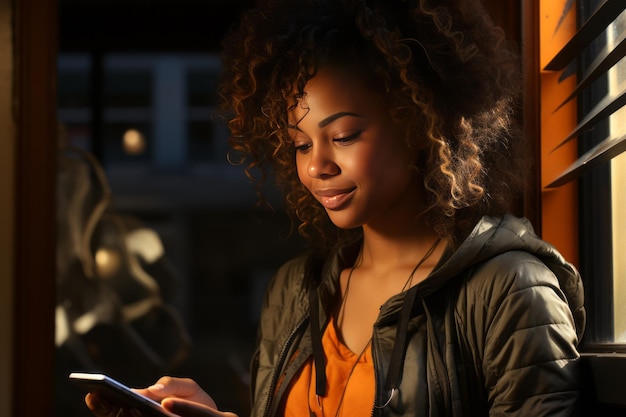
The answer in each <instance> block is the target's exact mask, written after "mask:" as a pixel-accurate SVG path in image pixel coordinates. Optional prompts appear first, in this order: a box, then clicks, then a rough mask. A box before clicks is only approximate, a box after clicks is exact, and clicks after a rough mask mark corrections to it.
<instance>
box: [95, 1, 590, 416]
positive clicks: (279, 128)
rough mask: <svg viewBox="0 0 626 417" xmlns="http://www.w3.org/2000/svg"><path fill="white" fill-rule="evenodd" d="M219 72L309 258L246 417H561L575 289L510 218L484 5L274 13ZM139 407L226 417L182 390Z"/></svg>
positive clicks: (281, 293)
mask: <svg viewBox="0 0 626 417" xmlns="http://www.w3.org/2000/svg"><path fill="white" fill-rule="evenodd" d="M223 58H224V68H225V74H224V81H223V83H222V89H221V95H222V97H223V98H224V109H225V110H226V111H227V115H228V117H229V126H230V129H231V132H232V145H233V148H234V150H235V151H236V152H237V153H239V154H241V155H243V157H244V158H249V159H248V161H249V165H248V168H249V171H248V172H250V173H252V172H261V173H265V172H266V171H265V169H266V167H271V168H272V175H273V178H275V180H276V182H277V184H278V185H279V186H280V187H282V188H283V190H284V192H285V201H286V204H287V207H288V209H289V210H290V211H291V213H292V215H293V218H294V220H295V221H297V222H298V225H299V231H300V232H301V233H302V234H303V235H305V236H307V237H309V238H310V240H311V251H310V253H308V254H305V255H303V256H302V257H301V258H298V259H294V260H292V261H289V262H288V263H286V264H285V265H284V266H283V267H282V268H281V269H280V270H279V271H278V272H277V274H276V276H275V278H274V280H273V281H272V283H271V285H270V286H269V288H268V292H267V297H266V299H265V303H264V307H263V312H262V318H261V325H260V329H259V343H258V349H257V352H256V355H255V356H254V358H253V361H252V377H253V378H252V387H251V388H252V401H253V402H252V415H253V416H259V417H260V416H303V415H310V416H318V417H319V416H325V417H329V416H333V417H334V416H363V415H374V416H431V417H432V416H487V415H492V416H496V415H498V416H501V415H502V416H503V415H507V416H548V415H549V416H570V415H572V414H574V413H575V410H576V403H577V397H578V389H579V387H578V373H579V370H578V359H579V355H578V352H577V349H576V346H577V344H578V341H579V339H580V337H581V334H582V331H583V327H584V320H585V315H584V307H583V293H582V286H581V281H580V277H579V275H578V273H577V271H576V270H575V269H574V268H573V267H572V265H570V264H569V263H567V262H566V261H565V260H564V259H563V258H562V257H561V256H560V255H559V253H558V252H557V251H556V250H555V249H554V248H553V247H552V246H550V245H549V244H547V243H545V242H543V241H542V240H541V239H539V238H538V237H537V236H536V235H535V234H534V232H533V230H532V227H531V225H530V224H529V223H528V222H527V221H526V220H524V219H522V218H518V217H515V216H513V215H512V214H510V213H511V212H513V210H514V208H515V207H514V202H515V196H516V195H518V192H519V190H520V187H521V186H522V185H523V181H524V175H523V174H524V172H525V170H526V166H527V161H528V159H527V158H526V157H525V156H524V154H523V151H521V149H523V141H522V140H521V137H520V135H519V133H518V130H516V128H515V127H514V119H513V113H514V110H515V100H516V98H517V94H518V87H519V79H518V73H517V68H518V66H519V62H518V60H517V58H516V55H515V54H514V53H513V52H511V50H510V49H509V48H508V46H507V44H506V42H505V41H504V38H503V35H502V32H501V30H500V29H498V28H497V27H495V26H494V25H493V24H492V22H491V21H490V20H489V18H488V16H487V14H486V13H485V11H484V10H483V8H482V7H481V5H480V4H479V3H478V2H476V1H472V0H367V1H366V0H297V1H294V0H285V1H282V2H271V4H265V5H262V6H260V7H259V8H258V9H256V10H252V11H250V12H248V13H246V14H245V15H244V17H243V21H242V23H241V25H240V26H239V28H238V29H237V30H235V31H233V33H231V34H230V35H229V36H228V37H227V38H226V39H225V42H224V52H223ZM267 177H269V173H268V174H267ZM264 178H266V175H265V174H262V177H261V180H263V179H264ZM140 392H142V393H144V394H146V395H148V396H150V397H152V398H154V399H157V400H159V401H162V404H163V406H164V407H165V408H167V409H168V410H171V411H173V412H175V413H177V414H180V415H181V416H227V415H231V416H232V414H229V413H226V412H221V411H218V409H217V406H216V405H215V403H214V402H213V400H212V399H211V398H210V397H209V396H208V395H207V394H206V393H204V392H203V391H202V390H201V389H200V388H199V387H198V386H197V385H196V384H195V383H194V382H193V381H191V380H187V379H177V378H172V377H164V378H162V379H161V380H159V381H158V382H157V383H156V384H155V385H154V386H152V387H149V388H147V389H144V390H140ZM87 402H88V404H89V405H90V407H91V408H92V410H94V412H95V413H96V414H99V415H107V412H100V411H98V407H102V406H103V404H102V403H101V402H100V401H99V399H98V398H97V397H96V396H95V395H89V396H88V398H87ZM117 412H118V409H114V410H113V415H114V414H115V413H117Z"/></svg>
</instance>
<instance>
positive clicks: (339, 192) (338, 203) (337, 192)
mask: <svg viewBox="0 0 626 417" xmlns="http://www.w3.org/2000/svg"><path fill="white" fill-rule="evenodd" d="M355 189H356V188H354V187H353V188H344V189H324V190H316V191H315V195H316V196H317V199H318V201H319V202H320V203H322V206H324V208H325V209H327V210H338V209H340V208H341V207H342V206H343V205H344V204H345V203H346V202H347V201H348V200H349V199H350V197H351V196H352V193H353V191H354V190H355Z"/></svg>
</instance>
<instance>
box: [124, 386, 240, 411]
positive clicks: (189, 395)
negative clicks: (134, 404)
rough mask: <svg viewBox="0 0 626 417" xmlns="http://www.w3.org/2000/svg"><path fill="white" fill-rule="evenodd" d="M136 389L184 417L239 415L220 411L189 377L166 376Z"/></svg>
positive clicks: (211, 399)
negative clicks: (143, 387) (147, 385)
mask: <svg viewBox="0 0 626 417" xmlns="http://www.w3.org/2000/svg"><path fill="white" fill-rule="evenodd" d="M135 391H136V392H138V393H139V394H141V395H145V396H146V397H148V398H151V399H153V400H155V401H157V402H160V403H161V405H162V406H163V408H165V409H166V410H168V411H170V412H172V413H174V414H178V415H179V416H182V417H237V415H236V414H233V413H227V412H221V411H219V410H218V409H217V405H216V404H215V401H213V398H211V397H210V396H209V395H208V394H207V393H206V392H204V391H203V390H202V389H201V388H200V386H198V384H197V383H196V382H195V381H193V380H191V379H188V378H173V377H169V376H164V377H162V378H160V379H159V380H158V381H157V382H156V383H155V384H154V385H152V386H150V387H148V388H145V389H137V390H135Z"/></svg>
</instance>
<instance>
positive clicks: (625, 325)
mask: <svg viewBox="0 0 626 417" xmlns="http://www.w3.org/2000/svg"><path fill="white" fill-rule="evenodd" d="M625 32H626V12H624V13H622V14H621V15H620V17H619V18H618V19H617V20H616V21H615V22H614V23H613V25H611V27H610V28H609V31H608V33H607V38H608V42H609V46H611V47H614V46H615V44H616V43H617V42H619V40H620V39H623V37H624V33H625ZM608 79H609V91H610V93H612V94H616V93H619V92H621V91H624V90H626V58H623V59H622V60H621V61H620V62H619V63H618V64H617V65H616V66H615V67H613V68H612V69H611V70H610V71H609V77H608ZM609 126H610V131H611V136H612V137H620V136H622V135H624V134H626V108H622V109H621V110H619V111H617V112H616V113H615V114H614V115H613V116H611V117H610V123H609ZM624 190H626V154H622V155H620V156H619V157H617V158H614V159H613V160H612V161H611V200H612V201H611V211H612V235H613V305H614V306H615V307H614V311H613V314H614V328H613V332H614V339H615V340H614V342H617V343H624V342H626V257H625V256H624V248H625V247H626V219H624V213H625V212H624V210H626V192H625V191H624Z"/></svg>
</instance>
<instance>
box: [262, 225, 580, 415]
mask: <svg viewBox="0 0 626 417" xmlns="http://www.w3.org/2000/svg"><path fill="white" fill-rule="evenodd" d="M358 244H360V243H358ZM358 244H357V245H353V246H352V247H346V248H344V249H342V250H340V251H338V252H337V253H335V254H333V255H332V256H330V257H329V258H327V259H326V260H325V261H324V262H321V263H320V262H315V261H311V259H312V258H311V257H306V256H304V257H302V258H297V259H294V260H292V261H290V262H288V263H286V264H285V265H284V266H283V267H281V268H280V270H279V271H278V272H277V274H276V276H275V277H274V279H273V280H272V282H271V283H270V286H269V288H268V291H267V294H266V298H265V301H264V305H263V309H262V315H261V323H260V328H259V341H258V348H257V350H256V353H255V355H254V357H253V360H252V416H254V417H261V416H277V415H279V413H280V409H281V400H282V399H283V397H284V394H285V392H286V389H287V388H288V386H289V381H291V379H292V378H293V376H294V375H295V374H296V373H297V372H298V370H299V369H301V367H302V365H303V364H304V362H305V361H306V360H308V359H310V358H311V355H312V350H313V348H312V336H311V321H312V320H311V317H310V316H311V314H310V309H309V303H310V299H311V298H310V295H311V294H310V291H309V290H310V289H311V288H317V292H318V298H316V299H319V300H320V301H319V302H320V308H319V320H320V326H322V328H323V326H324V325H325V323H326V318H327V312H326V310H325V308H329V306H330V305H332V303H333V300H334V299H335V297H337V291H338V279H339V274H340V272H341V270H342V269H343V268H345V267H347V266H349V265H351V264H352V263H353V262H354V258H355V256H356V253H357V251H358ZM314 300H315V299H314ZM314 311H315V310H314ZM402 317H405V319H404V320H403V318H402ZM584 324H585V310H584V307H583V288H582V283H581V279H580V276H579V274H578V272H577V271H576V270H575V268H574V267H573V266H572V265H571V264H569V263H567V262H566V261H565V260H564V259H563V258H562V256H561V255H560V254H559V253H558V252H557V251H556V250H555V249H554V248H553V247H552V246H550V245H549V244H547V243H546V242H544V241H542V240H541V239H539V238H538V237H537V236H536V235H535V234H534V232H533V230H532V227H531V225H530V224H529V223H528V222H527V221H526V220H525V219H519V218H516V217H513V216H509V215H507V216H504V217H503V218H493V217H485V218H483V219H482V220H481V221H480V222H479V223H478V224H477V226H476V227H475V229H474V230H473V232H472V233H471V234H470V236H469V237H468V238H467V239H466V240H465V242H463V243H462V244H461V245H460V246H459V248H458V249H457V250H456V251H455V252H454V253H452V254H450V255H449V256H447V257H446V258H445V259H444V260H442V262H440V264H439V265H438V266H437V267H436V268H435V270H434V271H433V272H432V273H431V274H430V276H429V277H428V278H427V279H426V280H424V281H423V282H421V283H420V284H418V285H416V286H414V287H413V288H412V289H410V290H409V291H407V292H405V293H402V294H398V295H396V296H394V297H392V298H391V299H389V300H388V301H387V302H386V303H385V304H384V305H383V306H382V308H381V311H380V315H379V317H378V320H377V322H376V323H375V325H374V329H373V338H372V354H373V359H374V367H375V375H376V396H375V401H376V403H375V404H374V405H373V413H372V415H375V416H379V415H380V416H383V415H384V416H430V417H436V416H454V417H459V416H524V417H527V416H533V417H540V416H571V415H574V414H575V409H576V407H577V405H576V404H577V399H578V392H579V376H578V375H579V373H580V370H579V354H578V351H577V345H578V342H579V340H580V337H581V336H582V332H583V329H584ZM394 351H395V352H396V353H393V352H394ZM307 413H308V411H307V410H302V415H303V416H306V415H307Z"/></svg>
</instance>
